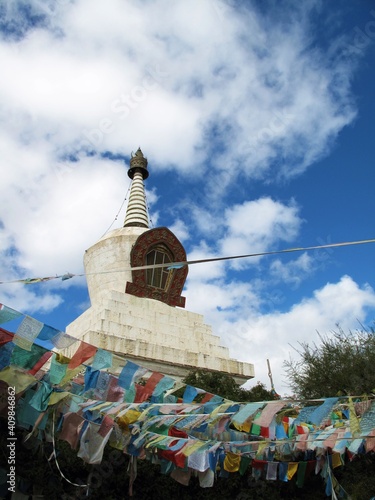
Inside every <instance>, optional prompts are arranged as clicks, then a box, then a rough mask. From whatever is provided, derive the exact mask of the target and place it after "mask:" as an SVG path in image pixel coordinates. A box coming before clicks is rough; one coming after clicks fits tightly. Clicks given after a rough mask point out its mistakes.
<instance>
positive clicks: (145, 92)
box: [0, 0, 375, 393]
mask: <svg viewBox="0 0 375 500" xmlns="http://www.w3.org/2000/svg"><path fill="white" fill-rule="evenodd" d="M374 55H375V8H374V6H373V3H372V2H370V1H365V0H362V1H361V0H353V1H349V0H337V1H335V2H334V3H333V2H320V1H313V0H311V1H305V2H299V1H297V0H296V1H284V2H273V1H264V2H260V1H258V2H257V1H248V2H237V1H229V0H228V1H218V0H210V1H206V2H202V1H198V0H196V1H191V0H189V1H187V0H186V1H183V0H180V1H177V2H169V1H166V0H155V1H153V0H150V1H148V2H140V1H139V2H137V1H131V2H128V1H125V0H109V1H107V2H102V1H100V0H90V1H89V0H75V1H70V0H59V1H57V2H56V1H54V2H52V1H48V0H46V1H43V0H38V1H31V0H29V1H22V0H20V1H5V2H3V4H2V5H1V7H0V57H1V61H2V75H3V76H2V78H1V80H0V100H1V106H0V110H1V111H0V127H1V134H0V150H1V156H0V168H1V176H2V182H1V186H0V189H1V198H0V200H1V201H0V204H1V211H0V242H1V255H0V258H1V276H0V279H1V281H11V280H15V279H19V278H28V277H36V276H55V275H61V274H64V273H66V272H71V273H74V274H78V273H82V272H83V265H82V257H83V253H84V251H85V249H86V248H88V247H89V246H91V244H93V243H94V242H95V241H97V240H98V239H99V238H100V237H101V236H102V235H103V233H104V232H105V231H106V230H107V228H108V227H109V226H110V225H111V224H112V222H113V220H114V218H115V216H116V214H117V212H118V210H119V208H120V206H121V204H122V201H123V199H124V197H125V195H126V192H127V190H128V187H129V179H128V177H127V175H126V172H127V164H128V161H129V156H130V153H131V151H135V150H136V149H137V148H138V146H141V148H142V150H143V152H144V154H145V156H147V158H148V161H149V171H150V177H149V179H147V181H146V188H147V199H148V203H149V210H150V216H151V220H152V223H153V226H161V225H165V226H167V227H169V228H170V229H171V230H172V231H174V232H175V234H176V235H177V236H178V237H179V238H180V240H181V241H182V243H183V244H184V246H185V248H186V250H187V254H188V258H189V260H192V259H196V258H209V257H217V256H224V255H225V256H227V255H228V256H229V255H238V254H247V253H253V252H261V251H270V250H279V249H284V248H289V247H296V246H302V247H304V246H312V245H324V244H329V243H335V242H342V241H353V240H362V239H370V238H374V237H375V228H374V217H373V213H374V212H375V197H374V185H375V173H374V172H375V171H374V157H375V155H374V153H375V145H374V124H373V123H374V121H373V117H374V116H375V104H374V80H375V68H374V64H373V61H374ZM125 207H126V203H125V205H124V207H123V209H122V210H121V212H120V214H119V216H118V219H117V220H116V221H115V222H114V224H113V226H112V228H115V227H119V226H120V225H121V222H122V220H123V219H124V217H125ZM374 252H375V246H374V244H368V245H361V246H349V247H345V248H338V249H334V250H333V249H332V250H331V249H326V250H320V251H312V252H301V253H294V254H288V255H279V256H270V257H263V258H252V259H246V260H241V261H233V262H227V263H212V264H205V265H196V266H191V267H190V270H189V278H188V281H187V284H186V287H185V291H184V294H185V296H186V297H187V303H186V307H187V309H189V310H191V311H194V312H200V313H202V314H204V316H205V320H206V322H207V323H209V324H211V325H212V326H213V331H214V333H215V334H217V335H220V337H221V339H222V343H223V344H224V345H227V346H228V347H229V349H230V352H231V355H232V356H233V357H236V358H237V359H240V360H243V361H248V362H252V363H254V365H255V373H256V377H255V381H257V380H260V381H262V382H264V383H265V384H268V382H269V381H268V378H267V366H266V359H267V358H269V359H270V362H271V366H272V369H273V372H274V382H275V385H276V387H277V388H278V390H279V392H281V393H282V392H283V391H284V390H286V388H287V383H286V381H285V377H284V374H283V366H282V365H283V361H284V360H285V359H287V358H288V357H289V356H290V355H291V356H294V355H295V354H294V350H293V348H292V347H291V345H292V346H298V343H299V342H305V341H308V342H317V341H318V336H317V333H316V332H317V331H319V332H320V333H321V334H330V332H332V330H334V329H335V328H336V325H337V324H339V325H340V326H341V327H342V328H344V329H345V330H349V329H357V328H359V327H360V324H361V323H362V324H363V325H365V326H369V325H371V324H373V321H374V311H375V292H374ZM0 302H2V303H4V304H6V305H8V306H9V307H13V308H14V309H17V310H19V311H21V312H23V313H25V314H30V315H32V316H33V317H35V318H37V319H39V320H41V321H44V322H45V323H47V324H49V325H51V326H54V327H55V328H60V329H62V330H64V329H65V327H66V325H67V324H69V323H70V322H71V321H72V320H73V319H74V318H76V317H77V316H78V315H79V314H81V312H82V311H83V310H85V309H86V308H87V307H88V305H89V302H88V295H87V291H86V287H85V279H84V278H78V277H76V278H74V279H71V280H69V281H65V282H62V281H61V280H53V281H50V282H48V283H44V284H40V285H27V286H24V285H18V284H3V285H1V286H0Z"/></svg>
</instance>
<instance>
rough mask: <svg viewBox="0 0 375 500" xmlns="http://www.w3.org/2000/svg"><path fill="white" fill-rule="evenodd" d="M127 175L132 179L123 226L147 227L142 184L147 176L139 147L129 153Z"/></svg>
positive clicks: (145, 162)
mask: <svg viewBox="0 0 375 500" xmlns="http://www.w3.org/2000/svg"><path fill="white" fill-rule="evenodd" d="M128 176H129V177H130V178H131V179H132V181H133V182H132V185H131V188H130V195H129V203H128V207H127V209H126V215H125V221H124V227H129V226H136V227H146V228H148V227H149V221H148V213H147V206H146V194H145V187H144V184H143V181H144V179H147V177H148V170H147V158H145V157H144V156H143V153H142V151H141V148H138V150H137V151H136V153H135V154H133V153H132V154H131V158H130V168H129V170H128Z"/></svg>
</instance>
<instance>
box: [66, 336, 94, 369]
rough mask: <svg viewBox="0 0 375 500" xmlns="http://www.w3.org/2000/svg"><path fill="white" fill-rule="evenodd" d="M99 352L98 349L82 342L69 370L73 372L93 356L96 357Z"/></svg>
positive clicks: (70, 363)
mask: <svg viewBox="0 0 375 500" xmlns="http://www.w3.org/2000/svg"><path fill="white" fill-rule="evenodd" d="M97 350H98V348H97V347H95V346H94V345H91V344H87V343H86V342H83V341H81V344H80V346H79V347H78V349H77V351H76V352H75V354H74V356H73V357H72V359H71V360H70V362H69V364H68V369H69V370H72V369H73V368H77V366H79V365H81V364H82V363H84V362H85V361H87V360H88V359H89V358H91V357H92V356H95V354H96V351H97Z"/></svg>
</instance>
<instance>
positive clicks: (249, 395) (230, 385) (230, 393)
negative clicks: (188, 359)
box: [183, 370, 274, 402]
mask: <svg viewBox="0 0 375 500" xmlns="http://www.w3.org/2000/svg"><path fill="white" fill-rule="evenodd" d="M183 381H184V383H185V384H188V385H191V386H193V387H199V388H200V389H203V390H205V391H207V392H211V393H212V394H217V395H218V396H221V397H223V398H225V399H229V400H231V401H238V402H241V401H249V402H250V401H270V400H272V399H274V394H273V393H272V392H271V391H268V390H267V389H266V387H265V385H264V384H262V383H260V382H257V384H256V385H255V386H254V387H252V388H251V389H243V388H242V387H241V386H239V385H238V384H237V383H236V382H235V380H234V378H233V377H231V376H230V375H227V374H226V373H220V372H209V371H205V370H193V371H191V372H190V373H189V374H188V375H187V376H186V377H185V379H184V380H183Z"/></svg>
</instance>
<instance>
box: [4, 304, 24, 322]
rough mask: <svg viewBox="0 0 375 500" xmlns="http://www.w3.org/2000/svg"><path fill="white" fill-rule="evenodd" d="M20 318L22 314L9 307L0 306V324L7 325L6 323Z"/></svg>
mask: <svg viewBox="0 0 375 500" xmlns="http://www.w3.org/2000/svg"><path fill="white" fill-rule="evenodd" d="M19 316H22V313H20V312H18V311H15V310H14V309H11V308H10V307H7V306H5V305H4V304H0V324H1V323H8V321H12V320H13V319H15V318H18V317H19Z"/></svg>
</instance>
